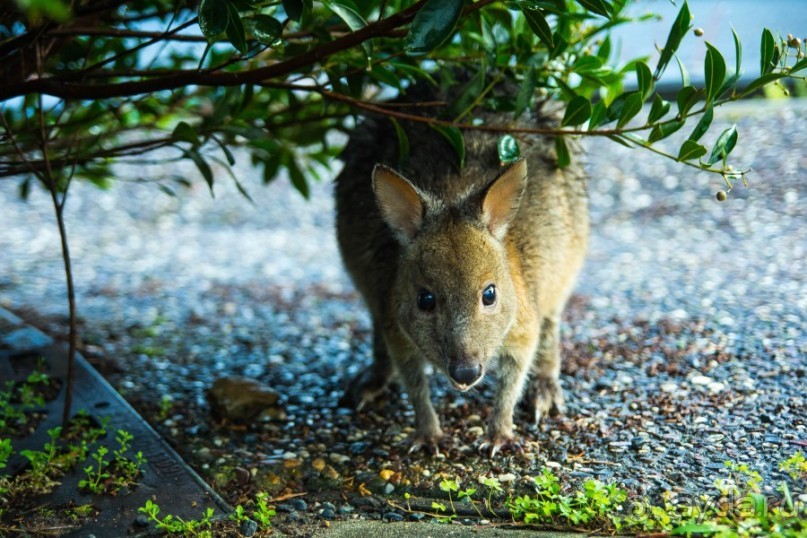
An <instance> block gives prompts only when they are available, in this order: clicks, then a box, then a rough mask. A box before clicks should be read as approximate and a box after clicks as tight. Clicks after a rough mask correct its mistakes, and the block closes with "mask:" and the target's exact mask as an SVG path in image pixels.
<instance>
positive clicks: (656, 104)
mask: <svg viewBox="0 0 807 538" xmlns="http://www.w3.org/2000/svg"><path fill="white" fill-rule="evenodd" d="M669 111H670V102H669V101H665V100H664V99H662V98H661V96H660V95H659V94H656V96H655V97H654V98H653V104H652V105H651V106H650V113H649V114H648V115H647V123H656V122H657V121H658V120H660V119H661V118H663V117H664V116H665V115H666V114H667V112H669Z"/></svg>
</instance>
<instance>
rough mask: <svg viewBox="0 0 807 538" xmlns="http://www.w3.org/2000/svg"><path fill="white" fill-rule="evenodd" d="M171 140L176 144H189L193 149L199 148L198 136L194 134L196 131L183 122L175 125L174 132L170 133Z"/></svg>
mask: <svg viewBox="0 0 807 538" xmlns="http://www.w3.org/2000/svg"><path fill="white" fill-rule="evenodd" d="M171 138H173V139H174V140H176V141H177V142H180V141H181V142H190V143H191V145H193V147H195V148H198V147H199V135H197V134H196V129H194V128H193V127H191V126H190V124H189V123H188V122H185V121H181V122H179V123H177V126H176V127H174V132H173V133H171Z"/></svg>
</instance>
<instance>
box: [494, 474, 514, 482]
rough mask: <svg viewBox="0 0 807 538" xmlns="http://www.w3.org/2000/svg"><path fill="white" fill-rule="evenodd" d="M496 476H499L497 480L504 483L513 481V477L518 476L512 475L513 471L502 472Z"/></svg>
mask: <svg viewBox="0 0 807 538" xmlns="http://www.w3.org/2000/svg"><path fill="white" fill-rule="evenodd" d="M498 478H499V482H501V483H503V484H504V483H507V482H514V481H515V479H516V478H518V477H517V476H516V475H514V474H513V473H504V474H500V475H499V477H498Z"/></svg>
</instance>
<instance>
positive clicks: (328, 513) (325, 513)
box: [319, 508, 336, 520]
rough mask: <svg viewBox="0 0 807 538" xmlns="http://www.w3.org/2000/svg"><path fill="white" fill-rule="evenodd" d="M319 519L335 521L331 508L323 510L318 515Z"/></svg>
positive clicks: (334, 514) (333, 511)
mask: <svg viewBox="0 0 807 538" xmlns="http://www.w3.org/2000/svg"><path fill="white" fill-rule="evenodd" d="M319 517H320V518H322V519H327V520H332V519H336V512H335V510H334V509H332V508H323V509H322V512H320V513H319Z"/></svg>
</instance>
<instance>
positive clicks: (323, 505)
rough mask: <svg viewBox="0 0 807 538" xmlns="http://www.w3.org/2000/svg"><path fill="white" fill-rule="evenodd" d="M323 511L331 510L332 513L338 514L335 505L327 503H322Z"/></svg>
mask: <svg viewBox="0 0 807 538" xmlns="http://www.w3.org/2000/svg"><path fill="white" fill-rule="evenodd" d="M322 508H323V510H331V511H332V512H336V506H334V504H333V503H331V502H328V501H325V502H324V503H322Z"/></svg>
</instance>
